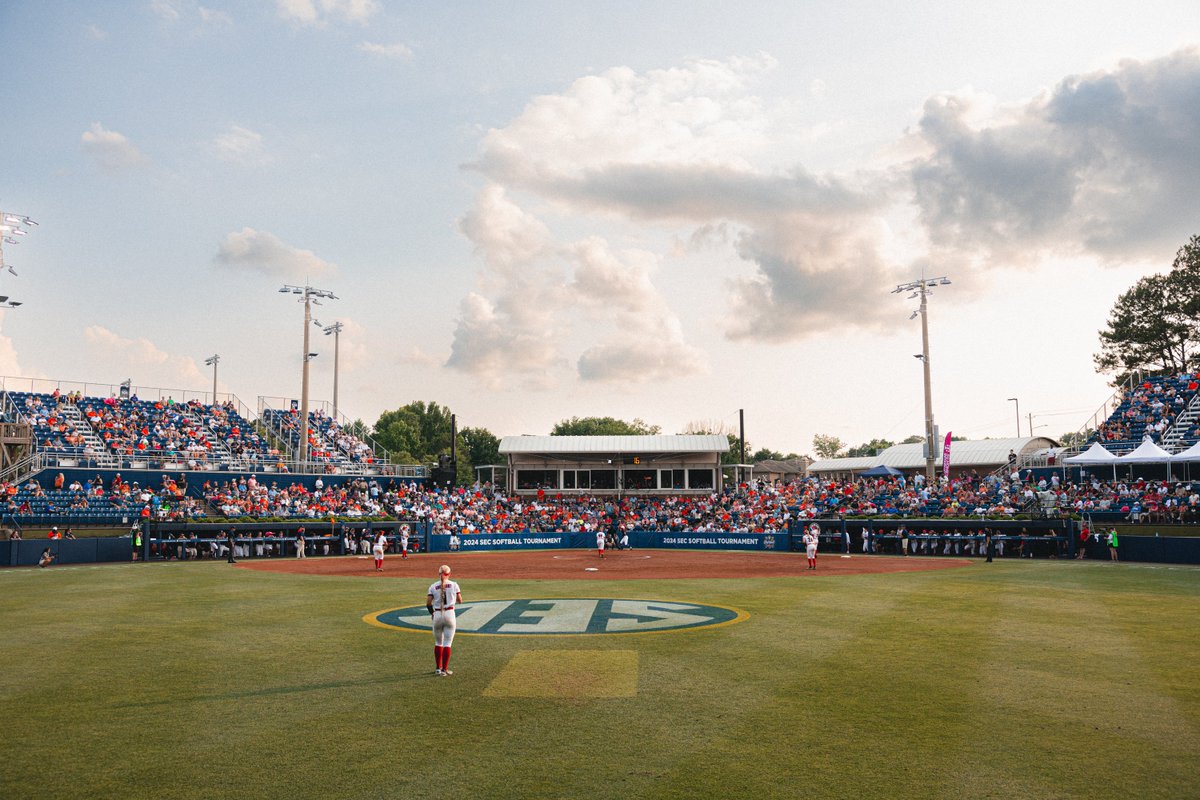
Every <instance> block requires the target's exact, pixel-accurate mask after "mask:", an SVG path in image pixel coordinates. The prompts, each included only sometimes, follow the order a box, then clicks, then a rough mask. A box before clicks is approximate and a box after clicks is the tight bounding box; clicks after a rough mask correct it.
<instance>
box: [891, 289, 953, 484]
mask: <svg viewBox="0 0 1200 800" xmlns="http://www.w3.org/2000/svg"><path fill="white" fill-rule="evenodd" d="M949 285H950V279H949V278H947V277H945V276H942V277H940V278H924V277H923V278H921V280H919V281H910V282H908V283H902V284H900V285H899V286H897V287H896V288H895V289H893V290H892V294H898V293H900V292H912V294H910V295H909V296H908V299H909V300H912V299H914V298H917V297H919V298H921V305H920V307H919V308H918V309H917V310H916V311H915V312H913V315H912V317H915V316H917V315H918V314H920V315H921V352H920V354H918V355H917V356H916V357H917V358H918V359H920V361H921V365H922V367H923V368H924V373H925V485H926V486H932V485H933V481H934V474H935V468H934V467H935V463H936V461H937V451H936V450H935V449H934V448H935V447H936V444H935V443H934V441H933V393H932V390H931V386H930V383H931V382H930V376H929V314H928V303H927V300H928V299H929V295H931V294H933V290H934V287H937V286H949ZM912 317H909V319H912Z"/></svg>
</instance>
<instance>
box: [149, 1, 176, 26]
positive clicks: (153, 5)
mask: <svg viewBox="0 0 1200 800" xmlns="http://www.w3.org/2000/svg"><path fill="white" fill-rule="evenodd" d="M150 10H151V11H153V12H154V13H155V14H156V15H157V16H159V17H162V18H163V19H165V20H167V21H168V22H175V21H176V20H178V19H179V17H180V12H179V3H178V2H175V0H151V2H150Z"/></svg>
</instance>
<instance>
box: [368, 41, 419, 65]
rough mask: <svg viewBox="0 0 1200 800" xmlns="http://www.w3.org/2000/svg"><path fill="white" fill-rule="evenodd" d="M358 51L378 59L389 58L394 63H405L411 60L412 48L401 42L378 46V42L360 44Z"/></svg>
mask: <svg viewBox="0 0 1200 800" xmlns="http://www.w3.org/2000/svg"><path fill="white" fill-rule="evenodd" d="M358 49H359V51H361V52H363V53H366V54H368V55H372V56H378V57H380V58H389V59H393V60H396V61H406V60H408V59H410V58H412V55H413V51H412V48H411V47H409V46H408V45H406V44H404V43H403V42H393V43H392V44H380V43H378V42H360V43H359V45H358Z"/></svg>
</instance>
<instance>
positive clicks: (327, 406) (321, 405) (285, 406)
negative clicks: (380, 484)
mask: <svg viewBox="0 0 1200 800" xmlns="http://www.w3.org/2000/svg"><path fill="white" fill-rule="evenodd" d="M293 400H294V398H288V397H275V396H268V395H259V398H258V417H259V419H260V420H261V419H263V418H264V412H265V411H266V410H267V409H270V410H272V411H278V412H283V413H287V412H288V411H290V410H291V407H292V401H293ZM308 411H309V413H310V414H312V413H316V412H320V413H322V414H324V415H325V416H326V417H328V418H330V419H331V420H333V422H335V423H336V424H337V425H338V426H339V427H340V428H341V429H342V430H343V431H344V432H347V433H350V434H351V435H353V436H354V437H355V438H357V439H360V440H362V442H363V443H365V444H366V445H368V446H369V447H370V448H371V454H372V455H373V456H374V457H375V461H376V462H378V463H379V465H380V466H386V465H389V464H390V462H391V456H390V454H389V453H388V450H387V448H386V447H384V446H383V445H381V444H380V443H379V442H377V441H375V439H374V438H373V437H371V436H370V435H369V434H368V433H366V432H365V431H363V430H359V429H357V428H356V427H355V422H356V420H352V419H350V418H349V417H347V416H346V415H345V414H343V413H341V412H340V411H339V412H338V414H337V415H336V416H334V414H333V404H332V403H329V402H328V401H325V400H319V401H316V402H313V403H310V405H309V409H308ZM268 427H269V428H270V429H271V431H272V433H276V434H277V435H279V437H280V439H281V440H283V441H285V442H286V443H287V445H288V448H289V450H290V449H291V447H292V444H291V439H290V438H289V437H288V434H287V431H285V430H283V429H282V427H281V426H278V425H269V426H268ZM322 435H323V436H324V433H322ZM326 438H328V437H326ZM330 444H331V445H332V446H333V447H335V448H336V447H337V442H335V441H330ZM338 452H339V453H340V454H342V455H345V454H344V453H341V451H340V450H339V451H338ZM347 458H349V456H347Z"/></svg>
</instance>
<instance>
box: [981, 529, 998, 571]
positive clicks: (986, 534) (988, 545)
mask: <svg viewBox="0 0 1200 800" xmlns="http://www.w3.org/2000/svg"><path fill="white" fill-rule="evenodd" d="M983 542H984V550H985V551H986V552H987V563H989V564H990V563H992V556H994V555H995V554H996V540H995V539H993V538H992V529H991V528H984V529H983Z"/></svg>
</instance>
